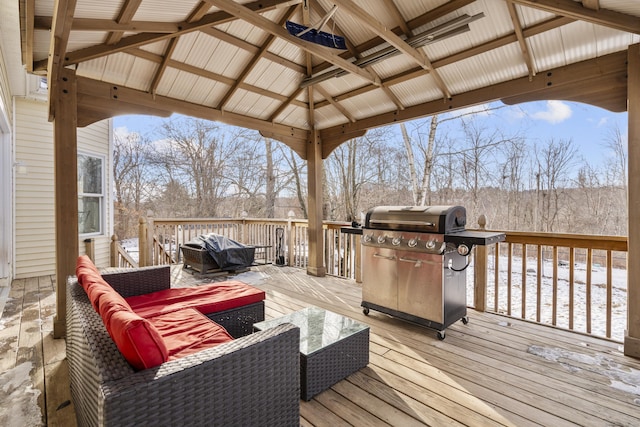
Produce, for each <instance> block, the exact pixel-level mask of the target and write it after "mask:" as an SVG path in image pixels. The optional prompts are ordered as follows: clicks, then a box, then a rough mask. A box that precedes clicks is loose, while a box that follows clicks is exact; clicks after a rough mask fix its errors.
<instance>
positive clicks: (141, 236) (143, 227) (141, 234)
mask: <svg viewBox="0 0 640 427" xmlns="http://www.w3.org/2000/svg"><path fill="white" fill-rule="evenodd" d="M148 258H149V245H148V243H147V219H146V218H145V217H140V224H139V226H138V265H139V266H140V267H145V266H147V265H149V264H148V263H147V259H148Z"/></svg>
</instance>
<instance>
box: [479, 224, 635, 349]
mask: <svg viewBox="0 0 640 427" xmlns="http://www.w3.org/2000/svg"><path fill="white" fill-rule="evenodd" d="M626 262H627V238H626V237H621V236H595V235H578V234H557V233H522V232H513V231H509V232H506V241H505V242H503V243H497V244H494V245H492V246H490V247H487V248H480V247H477V248H476V257H475V266H474V272H475V274H474V275H473V276H474V286H475V289H474V298H473V299H474V303H475V305H476V309H479V310H481V311H490V312H495V313H499V314H505V315H507V316H510V317H516V318H520V319H524V320H530V321H534V322H538V323H545V324H549V325H553V326H557V327H561V328H564V329H569V330H573V331H576V332H583V333H587V334H594V335H598V336H601V337H606V338H611V339H613V340H615V341H620V342H622V341H623V339H624V329H625V326H626V322H627V292H626V286H627V278H626V273H627V271H626ZM483 275H484V277H485V278H486V280H483V279H482V277H483Z"/></svg>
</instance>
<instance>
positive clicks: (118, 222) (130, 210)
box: [113, 132, 153, 239]
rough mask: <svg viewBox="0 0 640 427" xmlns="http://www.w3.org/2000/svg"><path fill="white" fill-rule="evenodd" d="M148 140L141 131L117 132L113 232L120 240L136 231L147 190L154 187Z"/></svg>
mask: <svg viewBox="0 0 640 427" xmlns="http://www.w3.org/2000/svg"><path fill="white" fill-rule="evenodd" d="M148 146H149V140H148V139H146V138H143V137H142V136H141V135H140V134H138V133H122V132H114V142H113V180H114V190H115V200H114V208H115V211H114V216H115V218H114V219H115V226H114V231H115V233H116V235H117V236H118V237H119V238H120V239H126V238H129V237H133V236H135V235H136V234H137V226H138V220H137V218H138V217H139V216H140V215H141V214H142V202H143V198H144V195H145V191H150V190H152V188H153V185H152V180H151V178H150V176H149V174H150V170H149V169H150V168H149V164H148V162H147V159H146V156H147V152H148Z"/></svg>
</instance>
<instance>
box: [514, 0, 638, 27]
mask: <svg viewBox="0 0 640 427" xmlns="http://www.w3.org/2000/svg"><path fill="white" fill-rule="evenodd" d="M513 1H514V2H515V3H518V4H521V5H523V6H528V7H533V8H536V9H540V10H544V11H545V12H550V13H555V14H556V15H562V16H568V17H570V18H573V19H579V20H582V21H586V22H590V23H592V24H596V25H602V26H604V27H609V28H614V29H616V30H620V31H625V32H627V33H634V34H640V19H638V17H636V16H631V15H626V14H624V13H620V12H614V11H612V10H608V9H598V10H594V9H591V8H586V7H584V6H583V4H581V3H577V2H575V1H573V0H513Z"/></svg>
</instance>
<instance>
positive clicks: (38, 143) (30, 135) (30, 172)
mask: <svg viewBox="0 0 640 427" xmlns="http://www.w3.org/2000/svg"><path fill="white" fill-rule="evenodd" d="M47 114H48V105H47V104H46V103H44V102H38V101H32V100H25V99H17V100H16V113H15V117H16V148H15V153H16V161H17V162H22V163H23V164H24V165H25V166H26V169H27V171H26V174H22V175H16V187H15V188H16V194H15V277H16V278H24V277H34V276H40V275H45V274H54V272H55V221H54V213H55V210H54V168H53V166H54V165H53V125H52V124H51V123H49V122H48V121H47ZM109 137H110V121H108V120H107V121H103V122H100V123H96V124H94V125H91V126H89V127H87V128H81V129H78V149H79V150H81V151H85V152H88V153H93V154H98V155H101V156H104V157H105V172H107V173H108V172H109V171H110V167H111V163H110V156H109ZM110 182H111V175H110V174H109V173H108V175H107V177H106V179H105V184H106V188H105V206H107V207H109V205H110V203H111V199H110V197H109V196H110V194H111V185H110ZM112 229H113V226H112V224H111V220H110V212H109V209H107V210H106V212H105V234H104V235H102V236H95V237H94V239H95V247H96V264H97V265H98V266H101V267H104V266H108V264H109V241H110V239H109V236H110V234H111V230H112ZM83 240H84V238H83V239H81V240H80V242H81V244H80V253H84V243H83Z"/></svg>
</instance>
